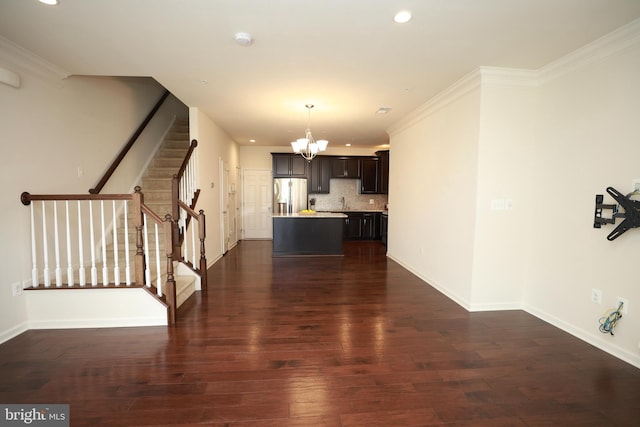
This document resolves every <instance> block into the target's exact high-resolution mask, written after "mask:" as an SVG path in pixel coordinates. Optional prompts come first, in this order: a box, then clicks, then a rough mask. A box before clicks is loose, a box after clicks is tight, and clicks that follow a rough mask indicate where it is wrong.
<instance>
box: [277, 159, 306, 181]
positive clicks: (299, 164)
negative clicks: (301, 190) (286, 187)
mask: <svg viewBox="0 0 640 427" xmlns="http://www.w3.org/2000/svg"><path fill="white" fill-rule="evenodd" d="M271 157H272V160H273V177H274V178H306V177H307V163H308V162H307V160H306V159H305V158H303V157H302V156H300V155H297V154H277V153H271Z"/></svg>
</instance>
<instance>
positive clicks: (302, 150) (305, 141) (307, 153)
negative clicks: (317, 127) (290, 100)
mask: <svg viewBox="0 0 640 427" xmlns="http://www.w3.org/2000/svg"><path fill="white" fill-rule="evenodd" d="M305 107H307V110H308V118H307V129H305V131H304V138H300V139H298V140H296V141H293V142H292V143H291V147H292V148H293V152H294V153H296V154H300V155H301V156H302V157H304V158H305V159H307V161H311V159H313V158H314V157H315V156H316V154H318V153H319V152H320V151H324V150H326V149H327V144H328V143H329V141H327V140H326V139H319V140H317V141H316V140H315V139H313V135H311V127H310V123H311V109H312V108H313V105H311V104H306V105H305Z"/></svg>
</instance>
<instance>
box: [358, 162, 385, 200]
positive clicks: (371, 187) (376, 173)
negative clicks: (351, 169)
mask: <svg viewBox="0 0 640 427" xmlns="http://www.w3.org/2000/svg"><path fill="white" fill-rule="evenodd" d="M360 165H361V172H360V179H361V181H360V193H362V194H378V193H380V158H379V157H367V158H363V159H362V160H361V161H360Z"/></svg>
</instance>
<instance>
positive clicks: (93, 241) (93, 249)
mask: <svg viewBox="0 0 640 427" xmlns="http://www.w3.org/2000/svg"><path fill="white" fill-rule="evenodd" d="M89 228H90V229H91V286H98V269H97V268H96V238H95V230H94V227H93V203H91V201H89Z"/></svg>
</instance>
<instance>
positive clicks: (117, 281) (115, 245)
mask: <svg viewBox="0 0 640 427" xmlns="http://www.w3.org/2000/svg"><path fill="white" fill-rule="evenodd" d="M111 203H112V216H113V283H114V284H115V285H116V286H119V285H120V266H119V265H118V219H117V218H116V201H115V200H112V201H111Z"/></svg>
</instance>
